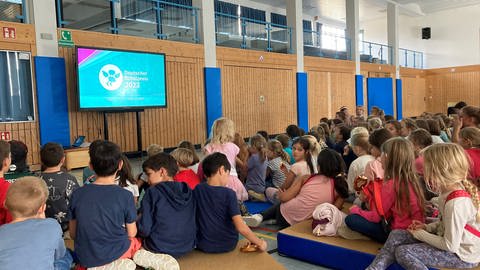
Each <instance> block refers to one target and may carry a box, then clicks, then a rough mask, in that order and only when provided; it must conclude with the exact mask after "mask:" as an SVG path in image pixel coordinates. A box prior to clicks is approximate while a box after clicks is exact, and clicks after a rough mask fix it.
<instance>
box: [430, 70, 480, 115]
mask: <svg viewBox="0 0 480 270" xmlns="http://www.w3.org/2000/svg"><path fill="white" fill-rule="evenodd" d="M458 101H465V102H466V103H467V104H469V105H474V106H480V65H477V66H465V67H454V68H448V69H447V68H442V69H430V70H427V71H426V103H427V105H426V107H427V110H428V111H429V112H443V113H446V112H447V106H448V103H449V102H455V103H456V102H458Z"/></svg>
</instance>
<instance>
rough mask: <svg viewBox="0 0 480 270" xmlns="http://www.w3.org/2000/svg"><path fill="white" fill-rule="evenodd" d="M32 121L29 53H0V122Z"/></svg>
mask: <svg viewBox="0 0 480 270" xmlns="http://www.w3.org/2000/svg"><path fill="white" fill-rule="evenodd" d="M33 120H34V109H33V94H32V73H31V63H30V53H26V52H12V51H8V52H7V51H0V122H11V121H33Z"/></svg>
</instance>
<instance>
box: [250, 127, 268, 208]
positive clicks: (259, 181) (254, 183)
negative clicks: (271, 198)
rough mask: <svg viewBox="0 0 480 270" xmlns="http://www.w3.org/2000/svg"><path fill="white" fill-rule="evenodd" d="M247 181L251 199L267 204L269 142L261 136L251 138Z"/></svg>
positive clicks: (256, 135)
mask: <svg viewBox="0 0 480 270" xmlns="http://www.w3.org/2000/svg"><path fill="white" fill-rule="evenodd" d="M249 145H250V146H249V148H248V151H249V152H250V157H249V158H248V162H247V166H248V173H247V181H246V182H245V187H246V189H247V192H248V195H249V198H250V199H253V200H257V201H262V202H265V201H267V199H266V198H265V178H266V176H267V141H266V140H265V138H264V137H263V136H262V135H260V134H255V135H253V136H252V137H251V138H250V141H249Z"/></svg>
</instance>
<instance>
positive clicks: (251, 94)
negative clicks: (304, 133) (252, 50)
mask: <svg viewBox="0 0 480 270" xmlns="http://www.w3.org/2000/svg"><path fill="white" fill-rule="evenodd" d="M295 87H296V86H295V73H294V71H292V69H288V68H280V67H276V68H274V67H270V68H267V67H261V68H260V67H248V66H233V65H225V66H223V68H222V100H223V112H224V115H225V116H226V117H228V118H230V119H232V120H233V121H234V122H235V125H236V130H237V131H238V132H239V133H240V134H241V135H242V136H243V137H249V136H252V135H253V134H255V133H256V132H257V131H258V130H266V131H267V132H268V133H270V134H277V133H283V132H285V128H286V127H287V126H288V125H290V124H292V123H296V122H297V112H296V91H295ZM262 97H263V98H262Z"/></svg>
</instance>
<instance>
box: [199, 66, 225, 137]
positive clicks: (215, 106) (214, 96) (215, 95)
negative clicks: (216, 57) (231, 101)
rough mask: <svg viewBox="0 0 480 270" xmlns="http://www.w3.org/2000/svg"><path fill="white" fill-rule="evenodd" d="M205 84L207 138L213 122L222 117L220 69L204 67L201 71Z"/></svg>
mask: <svg viewBox="0 0 480 270" xmlns="http://www.w3.org/2000/svg"><path fill="white" fill-rule="evenodd" d="M203 76H204V78H203V79H204V82H205V115H206V120H207V137H209V136H210V131H211V128H212V125H213V122H214V121H215V120H216V119H217V118H219V117H222V115H223V112H222V78H221V75H220V68H216V67H205V68H204V69H203Z"/></svg>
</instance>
